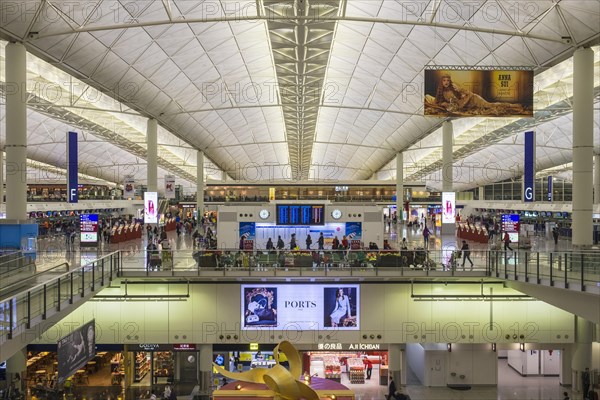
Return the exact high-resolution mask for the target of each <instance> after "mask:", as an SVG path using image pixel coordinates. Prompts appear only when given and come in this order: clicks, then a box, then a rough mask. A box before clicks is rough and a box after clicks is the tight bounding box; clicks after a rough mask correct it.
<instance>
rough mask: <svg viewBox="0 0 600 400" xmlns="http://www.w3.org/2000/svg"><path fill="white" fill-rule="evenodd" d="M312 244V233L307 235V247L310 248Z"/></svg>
mask: <svg viewBox="0 0 600 400" xmlns="http://www.w3.org/2000/svg"><path fill="white" fill-rule="evenodd" d="M311 245H312V238H311V237H310V233H309V234H308V235H306V249H307V250H310V246H311Z"/></svg>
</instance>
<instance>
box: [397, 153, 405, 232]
mask: <svg viewBox="0 0 600 400" xmlns="http://www.w3.org/2000/svg"><path fill="white" fill-rule="evenodd" d="M403 210H404V154H403V153H398V154H396V215H397V217H398V222H401V221H404V218H403V216H404V213H403V212H402V211H403Z"/></svg>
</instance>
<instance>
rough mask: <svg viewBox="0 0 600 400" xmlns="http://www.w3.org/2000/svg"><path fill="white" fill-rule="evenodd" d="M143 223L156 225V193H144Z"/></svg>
mask: <svg viewBox="0 0 600 400" xmlns="http://www.w3.org/2000/svg"><path fill="white" fill-rule="evenodd" d="M144 223H145V224H156V223H158V193H156V192H145V193H144Z"/></svg>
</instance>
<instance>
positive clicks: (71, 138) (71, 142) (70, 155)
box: [67, 132, 79, 203]
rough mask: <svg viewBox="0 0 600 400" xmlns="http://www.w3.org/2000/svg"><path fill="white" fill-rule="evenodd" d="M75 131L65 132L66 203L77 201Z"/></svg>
mask: <svg viewBox="0 0 600 400" xmlns="http://www.w3.org/2000/svg"><path fill="white" fill-rule="evenodd" d="M77 158H78V157H77V132H68V133H67V203H77V201H78V199H79V197H78V194H77V188H78V185H77V173H78V168H77V163H78V161H77Z"/></svg>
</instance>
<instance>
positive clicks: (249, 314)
mask: <svg viewBox="0 0 600 400" xmlns="http://www.w3.org/2000/svg"><path fill="white" fill-rule="evenodd" d="M241 290H242V302H241V303H242V304H241V307H242V313H241V323H242V329H247V330H260V329H263V328H272V329H292V328H293V329H299V330H315V329H331V330H359V328H360V312H359V311H360V310H359V307H360V286H359V285H311V286H307V285H302V286H292V285H268V286H256V285H242V286H241Z"/></svg>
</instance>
